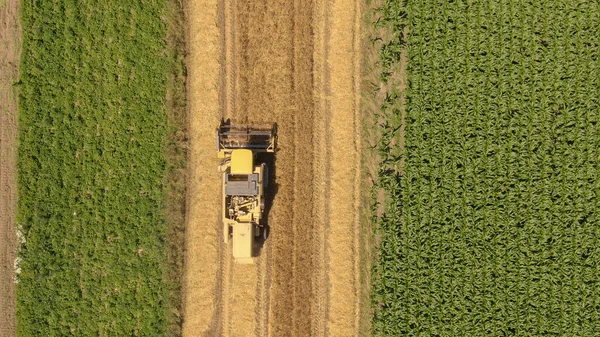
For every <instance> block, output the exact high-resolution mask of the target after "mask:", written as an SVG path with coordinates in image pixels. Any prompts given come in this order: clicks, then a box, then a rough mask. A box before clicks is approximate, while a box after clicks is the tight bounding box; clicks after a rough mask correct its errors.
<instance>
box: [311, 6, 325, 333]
mask: <svg viewBox="0 0 600 337" xmlns="http://www.w3.org/2000/svg"><path fill="white" fill-rule="evenodd" d="M325 5H326V4H325V3H324V2H323V1H322V0H316V1H315V2H314V7H313V19H314V20H313V22H314V25H313V29H314V40H313V41H314V42H313V43H314V48H313V63H314V69H315V71H314V77H313V81H314V99H315V112H314V119H313V121H314V126H313V137H314V138H313V150H314V153H313V158H314V159H313V171H314V179H313V184H314V189H313V203H314V205H313V222H314V231H313V235H312V238H313V242H314V247H315V252H314V254H313V265H314V269H313V270H314V275H313V280H312V288H313V297H312V299H311V313H312V315H313V324H312V330H311V332H312V333H311V334H312V335H313V336H325V335H326V333H325V332H326V321H327V317H328V308H327V303H328V293H327V274H326V259H325V241H326V240H325V233H326V228H327V218H326V213H327V212H328V201H329V198H328V197H326V194H327V193H328V190H329V185H328V179H327V172H328V165H327V164H328V161H327V160H325V158H327V156H328V146H327V120H328V118H329V116H328V114H329V108H328V106H329V103H328V97H327V92H328V88H327V78H328V77H327V70H326V69H327V68H326V63H325V59H326V52H327V49H326V48H327V46H326V41H327V34H326V25H327V22H328V20H327V15H326V6H325Z"/></svg>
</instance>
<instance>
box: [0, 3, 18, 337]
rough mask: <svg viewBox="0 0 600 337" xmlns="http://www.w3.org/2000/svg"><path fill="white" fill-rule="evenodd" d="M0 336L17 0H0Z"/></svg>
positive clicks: (8, 247) (9, 272)
mask: <svg viewBox="0 0 600 337" xmlns="http://www.w3.org/2000/svg"><path fill="white" fill-rule="evenodd" d="M0 46H2V48H0V308H2V309H1V310H0V336H6V337H10V336H15V335H16V318H15V286H14V270H13V268H14V261H15V256H16V243H17V242H16V237H15V225H16V211H17V114H18V111H17V92H16V90H15V88H14V87H13V83H14V82H15V81H17V78H18V65H19V58H20V53H21V32H20V25H19V1H18V0H4V1H0Z"/></svg>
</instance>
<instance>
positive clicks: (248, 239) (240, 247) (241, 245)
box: [233, 223, 254, 263]
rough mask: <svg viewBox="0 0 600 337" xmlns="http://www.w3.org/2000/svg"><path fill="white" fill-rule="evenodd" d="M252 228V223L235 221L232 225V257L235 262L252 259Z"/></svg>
mask: <svg viewBox="0 0 600 337" xmlns="http://www.w3.org/2000/svg"><path fill="white" fill-rule="evenodd" d="M253 229H254V225H253V224H250V223H236V224H235V225H234V226H233V257H234V258H235V259H236V261H237V262H242V261H244V260H248V259H249V261H250V263H251V261H252V259H251V258H252V241H253V238H254V232H253Z"/></svg>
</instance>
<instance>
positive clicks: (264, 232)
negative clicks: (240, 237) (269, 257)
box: [262, 226, 269, 241]
mask: <svg viewBox="0 0 600 337" xmlns="http://www.w3.org/2000/svg"><path fill="white" fill-rule="evenodd" d="M268 237H269V226H264V227H263V230H262V239H263V241H267V238H268Z"/></svg>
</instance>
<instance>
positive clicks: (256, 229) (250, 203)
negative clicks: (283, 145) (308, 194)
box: [217, 124, 276, 263]
mask: <svg viewBox="0 0 600 337" xmlns="http://www.w3.org/2000/svg"><path fill="white" fill-rule="evenodd" d="M275 128H276V127H275V125H271V126H264V125H263V126H248V125H246V126H233V125H229V124H221V126H219V127H218V128H217V156H218V158H220V159H221V164H220V166H219V171H220V172H223V190H222V192H223V196H222V198H223V203H222V207H223V213H222V214H223V239H224V241H225V243H228V242H229V240H231V241H233V257H234V258H235V261H236V262H237V263H253V259H252V257H253V256H254V251H255V249H254V248H255V238H256V237H260V236H261V235H262V237H263V239H266V238H267V235H268V227H266V226H265V224H264V220H262V218H263V212H264V208H265V189H266V188H267V184H268V176H269V171H268V167H267V164H266V163H261V162H257V161H258V158H257V156H256V154H257V153H261V152H263V153H264V152H275V143H276V135H275Z"/></svg>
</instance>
